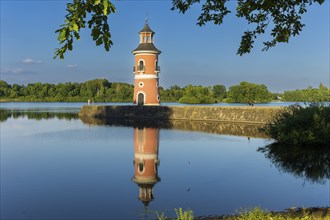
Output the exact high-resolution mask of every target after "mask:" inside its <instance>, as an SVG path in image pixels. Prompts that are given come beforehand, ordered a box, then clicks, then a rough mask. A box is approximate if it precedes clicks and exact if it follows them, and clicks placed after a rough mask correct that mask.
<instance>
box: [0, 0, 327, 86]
mask: <svg viewBox="0 0 330 220" xmlns="http://www.w3.org/2000/svg"><path fill="white" fill-rule="evenodd" d="M68 2H69V1H66V0H44V1H43V0H0V3H1V5H0V6H1V9H0V12H1V13H0V14H1V15H0V18H1V21H0V25H1V26H0V43H1V45H0V46H1V49H0V52H1V62H0V64H1V70H0V71H1V72H0V73H1V75H0V79H1V80H5V81H6V82H8V83H10V84H14V83H17V84H28V83H34V82H43V83H45V82H49V83H59V82H69V81H71V82H84V81H87V80H91V79H97V78H105V79H107V80H109V81H110V82H125V83H130V84H133V82H134V75H133V71H132V70H133V65H134V55H133V54H132V50H134V49H135V48H136V47H137V46H138V44H139V35H138V32H139V31H140V30H141V29H142V28H143V26H144V23H145V18H146V15H148V21H149V26H150V27H151V29H152V30H153V31H155V32H156V34H155V36H154V42H155V46H156V47H157V48H158V49H159V50H161V51H162V53H161V54H160V56H159V66H160V67H161V72H160V75H159V76H160V79H159V81H160V86H162V87H164V88H168V87H170V86H172V85H179V86H181V87H182V86H186V85H188V84H192V85H202V86H213V85H217V84H221V85H225V86H226V87H227V88H229V86H232V85H237V84H239V83H240V82H242V81H248V82H252V83H258V84H265V85H266V86H267V87H268V89H269V90H270V91H271V92H283V91H286V90H294V89H303V88H307V87H308V86H312V87H318V86H319V84H320V83H323V84H324V85H326V86H328V87H329V85H330V69H329V68H330V67H329V66H330V64H329V58H330V57H329V41H330V40H329V39H330V37H329V28H330V24H329V20H330V19H329V14H330V13H329V12H330V3H329V0H327V1H326V2H325V3H323V5H321V6H320V5H318V4H314V5H312V6H309V7H308V9H307V10H308V11H307V13H306V14H304V15H303V16H302V22H303V23H304V24H305V25H306V26H305V27H304V28H303V31H302V32H301V34H300V35H299V36H296V37H294V38H292V39H290V42H289V44H278V45H277V46H276V47H274V48H271V49H270V50H269V51H267V52H262V51H261V49H262V42H263V41H266V40H269V39H270V36H269V33H270V30H268V32H266V34H265V35H264V36H261V37H259V38H258V39H257V40H256V44H255V46H254V48H253V51H252V52H251V53H250V54H246V55H244V56H238V55H236V51H237V48H238V46H239V43H240V40H241V36H242V34H243V33H244V31H246V30H248V29H250V30H251V29H252V28H253V26H250V25H249V24H247V22H246V21H245V20H244V19H242V18H237V17H236V16H235V11H233V12H232V13H231V14H229V15H228V16H227V17H225V19H224V23H223V24H222V25H220V26H217V25H214V24H213V23H208V24H207V25H206V26H203V27H199V26H198V25H196V22H197V18H198V16H199V13H200V10H201V5H196V6H194V7H192V8H191V10H189V11H188V12H187V13H186V14H184V15H183V14H180V13H179V12H178V11H171V10H170V8H171V7H172V4H171V1H170V0H156V1H153V0H145V1H141V0H120V1H113V3H114V5H115V7H116V9H117V12H116V13H115V14H111V15H110V17H109V24H110V32H111V35H112V41H113V43H114V44H113V46H112V48H111V49H110V52H106V51H105V50H104V48H103V47H102V46H101V47H97V46H95V42H94V41H92V38H91V36H90V30H89V29H86V30H83V31H82V33H81V40H80V41H76V42H74V45H73V47H74V48H73V51H70V52H68V53H66V54H65V59H64V60H60V59H56V60H54V59H53V56H54V51H55V48H58V47H59V45H58V41H57V35H56V34H55V30H57V29H58V28H59V26H60V25H61V24H63V23H64V19H65V14H66V10H65V9H66V4H67V3H68ZM235 5H236V1H231V2H229V8H230V9H235Z"/></svg>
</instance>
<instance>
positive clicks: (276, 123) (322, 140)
mask: <svg viewBox="0 0 330 220" xmlns="http://www.w3.org/2000/svg"><path fill="white" fill-rule="evenodd" d="M262 132H264V133H265V134H267V135H268V136H270V137H271V138H273V139H275V140H276V141H277V142H278V143H281V144H287V145H301V146H305V145H329V143H330V106H329V105H328V106H326V105H323V104H317V103H313V104H310V105H309V106H307V107H302V106H300V105H292V106H289V107H287V108H285V110H284V111H282V112H280V113H279V114H277V115H276V116H275V118H274V119H273V121H272V122H271V123H268V124H267V125H266V126H265V127H264V128H263V129H262Z"/></svg>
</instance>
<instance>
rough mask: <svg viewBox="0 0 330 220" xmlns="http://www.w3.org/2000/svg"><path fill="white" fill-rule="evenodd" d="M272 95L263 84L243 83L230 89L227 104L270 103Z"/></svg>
mask: <svg viewBox="0 0 330 220" xmlns="http://www.w3.org/2000/svg"><path fill="white" fill-rule="evenodd" d="M271 97H272V94H271V93H270V92H269V91H268V89H267V87H266V86H265V85H263V84H261V85H259V84H254V83H249V82H241V83H240V84H239V85H235V86H231V87H229V91H228V99H227V102H238V103H261V102H270V101H271Z"/></svg>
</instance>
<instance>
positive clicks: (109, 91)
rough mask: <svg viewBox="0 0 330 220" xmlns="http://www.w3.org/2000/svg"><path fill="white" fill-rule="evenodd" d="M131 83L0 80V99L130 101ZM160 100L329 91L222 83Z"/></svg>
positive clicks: (287, 96) (297, 96) (290, 97)
mask: <svg viewBox="0 0 330 220" xmlns="http://www.w3.org/2000/svg"><path fill="white" fill-rule="evenodd" d="M133 90H134V87H133V85H130V84H127V83H119V82H109V81H108V80H106V79H95V80H90V81H86V82H83V83H76V82H75V83H71V82H67V83H58V84H50V83H40V82H37V83H30V84H27V85H18V84H13V85H10V84H8V83H7V82H5V81H3V80H0V100H2V101H8V100H11V101H45V102H86V101H87V100H88V99H90V100H91V101H95V102H131V101H132V99H133ZM160 97H161V101H162V102H180V103H189V104H207V103H217V102H230V103H263V102H270V101H272V100H283V101H297V102H298V101H300V102H304V101H306V102H319V101H330V90H329V89H328V88H327V87H325V86H324V85H323V84H320V86H319V88H311V87H308V88H307V89H303V90H294V91H285V92H284V93H283V94H278V93H271V92H269V91H268V89H267V87H266V86H265V85H263V84H255V83H250V82H241V83H240V84H239V85H234V86H230V87H229V89H228V91H227V89H226V87H225V86H224V85H214V86H207V87H206V86H193V85H188V86H185V87H182V88H181V87H180V86H177V85H174V86H171V87H170V88H168V89H164V88H163V87H160Z"/></svg>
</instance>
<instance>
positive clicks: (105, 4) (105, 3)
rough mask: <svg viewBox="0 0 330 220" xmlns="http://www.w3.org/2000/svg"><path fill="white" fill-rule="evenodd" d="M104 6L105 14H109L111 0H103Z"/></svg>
mask: <svg viewBox="0 0 330 220" xmlns="http://www.w3.org/2000/svg"><path fill="white" fill-rule="evenodd" d="M103 6H104V9H103V14H104V15H107V14H108V7H109V1H108V0H103Z"/></svg>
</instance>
